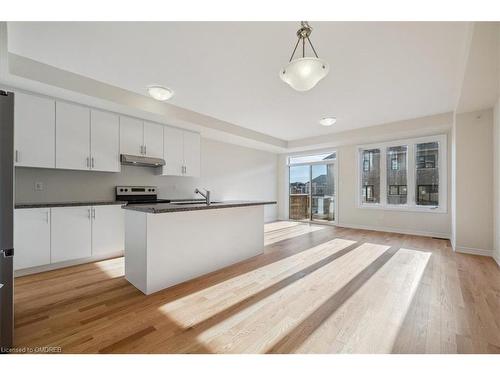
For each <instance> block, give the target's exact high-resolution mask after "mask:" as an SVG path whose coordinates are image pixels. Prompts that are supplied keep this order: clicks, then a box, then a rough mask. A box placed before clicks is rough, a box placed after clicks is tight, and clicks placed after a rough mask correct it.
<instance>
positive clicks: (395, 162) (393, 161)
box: [391, 157, 399, 171]
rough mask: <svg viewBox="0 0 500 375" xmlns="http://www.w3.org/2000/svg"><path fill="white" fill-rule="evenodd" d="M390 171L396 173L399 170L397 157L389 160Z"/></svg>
mask: <svg viewBox="0 0 500 375" xmlns="http://www.w3.org/2000/svg"><path fill="white" fill-rule="evenodd" d="M391 169H392V170H393V171H397V170H398V169H399V163H398V158H397V157H393V158H392V159H391Z"/></svg>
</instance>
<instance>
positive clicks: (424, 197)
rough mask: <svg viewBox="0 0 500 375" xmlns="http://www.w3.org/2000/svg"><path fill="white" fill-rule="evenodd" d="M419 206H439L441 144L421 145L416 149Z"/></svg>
mask: <svg viewBox="0 0 500 375" xmlns="http://www.w3.org/2000/svg"><path fill="white" fill-rule="evenodd" d="M415 157H416V160H417V171H416V177H415V184H416V186H417V189H416V190H417V202H416V203H417V205H419V206H439V169H438V168H437V161H438V160H439V143H438V142H426V143H419V144H417V147H416V156H415Z"/></svg>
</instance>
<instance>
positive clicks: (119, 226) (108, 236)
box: [92, 206, 125, 256]
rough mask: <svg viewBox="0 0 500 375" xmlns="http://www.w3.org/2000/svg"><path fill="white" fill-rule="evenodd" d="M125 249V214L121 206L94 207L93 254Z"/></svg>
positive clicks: (97, 254)
mask: <svg viewBox="0 0 500 375" xmlns="http://www.w3.org/2000/svg"><path fill="white" fill-rule="evenodd" d="M124 249H125V215H124V210H123V209H122V208H121V206H94V207H92V256H100V255H105V254H110V253H113V252H117V251H122V250H124Z"/></svg>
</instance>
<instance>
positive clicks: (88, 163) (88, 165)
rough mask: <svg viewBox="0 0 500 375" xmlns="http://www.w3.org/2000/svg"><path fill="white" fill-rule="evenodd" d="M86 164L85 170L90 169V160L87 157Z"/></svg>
mask: <svg viewBox="0 0 500 375" xmlns="http://www.w3.org/2000/svg"><path fill="white" fill-rule="evenodd" d="M86 162H87V168H90V159H89V158H88V157H87V159H86Z"/></svg>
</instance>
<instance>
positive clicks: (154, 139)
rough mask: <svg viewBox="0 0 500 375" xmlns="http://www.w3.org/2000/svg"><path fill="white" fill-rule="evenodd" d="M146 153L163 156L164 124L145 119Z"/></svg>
mask: <svg viewBox="0 0 500 375" xmlns="http://www.w3.org/2000/svg"><path fill="white" fill-rule="evenodd" d="M143 151H144V155H145V156H149V157H152V158H163V125H160V124H155V123H152V122H147V121H144V148H143Z"/></svg>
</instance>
